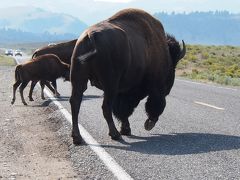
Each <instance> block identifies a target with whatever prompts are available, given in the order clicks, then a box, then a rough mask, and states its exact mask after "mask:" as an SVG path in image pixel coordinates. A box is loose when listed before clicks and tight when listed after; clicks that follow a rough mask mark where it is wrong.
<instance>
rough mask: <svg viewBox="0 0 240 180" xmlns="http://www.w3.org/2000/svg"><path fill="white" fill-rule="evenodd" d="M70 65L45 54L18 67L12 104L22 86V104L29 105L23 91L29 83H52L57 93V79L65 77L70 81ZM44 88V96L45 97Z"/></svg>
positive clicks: (52, 55) (54, 56) (56, 57)
mask: <svg viewBox="0 0 240 180" xmlns="http://www.w3.org/2000/svg"><path fill="white" fill-rule="evenodd" d="M69 73H70V65H69V64H66V63H64V62H62V61H61V60H60V59H59V57H58V56H56V55H54V54H45V55H42V56H39V57H37V58H34V60H33V61H28V62H26V63H24V64H20V65H17V66H16V69H15V83H14V85H13V98H12V102H11V104H14V102H15V99H16V96H15V94H16V89H17V88H18V86H19V85H20V84H21V86H20V88H19V89H20V95H21V99H22V103H23V104H24V105H27V103H26V101H25V100H24V97H23V90H24V88H25V87H26V86H27V84H28V83H29V81H33V82H38V81H39V80H44V81H50V82H52V83H53V87H54V89H55V91H56V79H57V78H60V77H63V78H65V79H66V80H69ZM43 88H44V86H43V87H42V96H43Z"/></svg>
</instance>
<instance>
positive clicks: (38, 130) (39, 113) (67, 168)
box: [0, 66, 77, 179]
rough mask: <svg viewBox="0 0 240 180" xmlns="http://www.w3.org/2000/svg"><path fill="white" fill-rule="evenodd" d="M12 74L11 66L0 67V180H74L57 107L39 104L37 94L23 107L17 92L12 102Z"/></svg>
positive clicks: (75, 176) (74, 176)
mask: <svg viewBox="0 0 240 180" xmlns="http://www.w3.org/2000/svg"><path fill="white" fill-rule="evenodd" d="M13 77H14V68H13V67H7V66H5V67H4V66H0V79H1V81H0V82H1V84H0V136H1V139H0V179H76V178H77V173H76V172H75V171H74V169H73V164H72V162H71V160H70V154H69V143H70V142H64V141H61V140H60V139H59V134H58V133H59V132H58V130H59V129H60V128H62V126H63V124H62V122H61V120H59V119H58V116H57V115H56V110H55V109H54V108H51V107H49V106H46V105H45V104H42V105H39V104H41V103H40V102H42V101H41V100H40V99H39V95H38V94H34V95H35V96H34V97H35V103H31V105H29V106H24V105H23V104H22V103H21V101H20V96H19V92H17V99H16V102H15V104H14V105H11V104H10V102H11V97H12V83H13V81H14V80H13ZM25 91H26V92H27V91H28V89H27V88H26V90H25ZM26 99H27V97H26Z"/></svg>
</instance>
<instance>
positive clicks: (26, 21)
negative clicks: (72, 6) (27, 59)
mask: <svg viewBox="0 0 240 180" xmlns="http://www.w3.org/2000/svg"><path fill="white" fill-rule="evenodd" d="M86 27H87V25H86V24H85V23H84V22H82V21H80V20H79V19H77V18H75V17H73V16H70V15H66V14H62V13H52V12H49V11H45V10H43V9H40V8H33V7H11V8H5V9H1V11H0V42H1V43H9V42H13V41H14V42H46V41H50V42H51V41H57V40H65V39H73V38H76V37H78V36H79V35H80V34H81V32H82V31H83V30H84V29H85V28H86Z"/></svg>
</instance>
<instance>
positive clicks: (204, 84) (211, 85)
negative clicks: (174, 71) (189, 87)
mask: <svg viewBox="0 0 240 180" xmlns="http://www.w3.org/2000/svg"><path fill="white" fill-rule="evenodd" d="M175 80H176V81H181V82H186V83H191V84H197V85H203V86H210V87H214V88H218V89H226V90H232V91H237V90H238V89H234V88H228V87H221V86H216V85H213V84H206V83H200V82H193V81H187V80H182V79H177V78H176V79H175Z"/></svg>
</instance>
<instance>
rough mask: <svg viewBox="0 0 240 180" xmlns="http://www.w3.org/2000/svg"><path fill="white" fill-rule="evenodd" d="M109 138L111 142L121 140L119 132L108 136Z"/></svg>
mask: <svg viewBox="0 0 240 180" xmlns="http://www.w3.org/2000/svg"><path fill="white" fill-rule="evenodd" d="M109 136H111V138H112V140H121V139H122V137H121V134H120V133H119V132H117V133H115V134H112V135H111V134H109Z"/></svg>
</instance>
